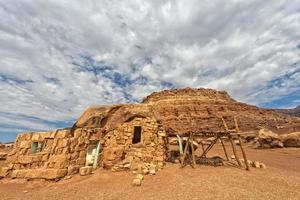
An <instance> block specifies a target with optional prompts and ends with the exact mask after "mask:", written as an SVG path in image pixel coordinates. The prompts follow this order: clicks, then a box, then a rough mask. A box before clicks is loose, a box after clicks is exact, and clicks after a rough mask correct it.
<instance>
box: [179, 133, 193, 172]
mask: <svg viewBox="0 0 300 200" xmlns="http://www.w3.org/2000/svg"><path fill="white" fill-rule="evenodd" d="M190 137H191V134H190V135H189V137H188V139H187V141H186V144H185V147H184V151H183V156H182V159H181V167H184V161H185V156H186V153H187V149H188V146H189V140H190Z"/></svg>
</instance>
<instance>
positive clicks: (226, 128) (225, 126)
mask: <svg viewBox="0 0 300 200" xmlns="http://www.w3.org/2000/svg"><path fill="white" fill-rule="evenodd" d="M221 119H222V122H223V126H224V128H225V130H226V131H228V126H227V124H226V122H225V120H224V118H223V117H221Z"/></svg>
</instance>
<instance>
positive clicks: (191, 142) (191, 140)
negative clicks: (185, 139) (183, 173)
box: [189, 133, 196, 168]
mask: <svg viewBox="0 0 300 200" xmlns="http://www.w3.org/2000/svg"><path fill="white" fill-rule="evenodd" d="M189 142H190V145H191V149H192V167H193V168H195V166H196V160H195V153H194V143H193V142H194V134H193V133H191V138H190V141H189Z"/></svg>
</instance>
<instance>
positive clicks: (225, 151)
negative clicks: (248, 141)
mask: <svg viewBox="0 0 300 200" xmlns="http://www.w3.org/2000/svg"><path fill="white" fill-rule="evenodd" d="M220 140H221V144H222V147H223V150H224V153H225V156H226V159H227V161H229V157H228V154H227V150H226V148H225V145H224V142H223V140H222V138H220Z"/></svg>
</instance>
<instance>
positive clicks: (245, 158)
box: [238, 135, 250, 170]
mask: <svg viewBox="0 0 300 200" xmlns="http://www.w3.org/2000/svg"><path fill="white" fill-rule="evenodd" d="M238 139H239V142H240V147H241V150H242V153H243V157H244V161H245V164H246V169H247V170H250V167H249V164H248V160H247V156H246V153H245V151H244V148H243V145H242V140H241V137H240V135H238Z"/></svg>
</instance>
